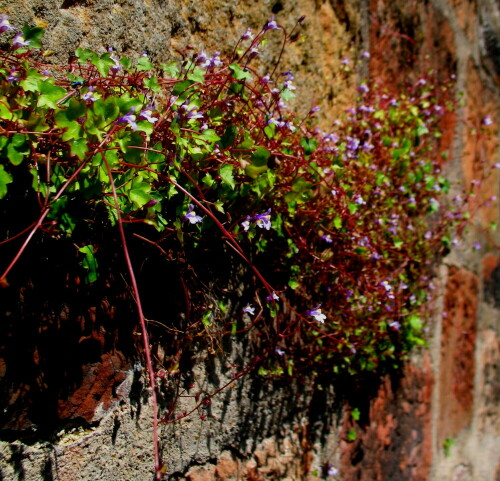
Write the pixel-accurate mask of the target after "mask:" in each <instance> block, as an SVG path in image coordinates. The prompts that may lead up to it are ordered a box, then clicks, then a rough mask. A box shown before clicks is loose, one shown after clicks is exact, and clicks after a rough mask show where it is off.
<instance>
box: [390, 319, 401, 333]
mask: <svg viewBox="0 0 500 481" xmlns="http://www.w3.org/2000/svg"><path fill="white" fill-rule="evenodd" d="M389 327H390V328H391V329H394V330H395V331H399V330H400V329H401V323H400V322H398V321H392V322H391V323H389Z"/></svg>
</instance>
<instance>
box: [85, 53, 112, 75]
mask: <svg viewBox="0 0 500 481" xmlns="http://www.w3.org/2000/svg"><path fill="white" fill-rule="evenodd" d="M90 61H91V62H92V64H93V65H95V66H96V67H97V70H98V72H99V73H100V74H101V76H102V77H107V76H108V75H109V69H110V67H112V66H113V65H115V61H114V60H113V59H112V58H111V54H110V53H103V54H102V55H101V56H100V57H97V56H94V57H91V59H90Z"/></svg>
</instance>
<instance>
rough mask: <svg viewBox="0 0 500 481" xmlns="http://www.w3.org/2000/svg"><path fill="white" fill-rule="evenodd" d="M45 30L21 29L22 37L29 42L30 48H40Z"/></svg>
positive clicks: (34, 28) (39, 28) (37, 28)
mask: <svg viewBox="0 0 500 481" xmlns="http://www.w3.org/2000/svg"><path fill="white" fill-rule="evenodd" d="M44 32H45V30H44V29H43V28H41V27H31V28H30V27H27V26H26V27H23V36H24V39H25V40H28V41H29V42H30V44H29V46H30V48H40V47H41V46H42V44H41V40H42V37H43V34H44Z"/></svg>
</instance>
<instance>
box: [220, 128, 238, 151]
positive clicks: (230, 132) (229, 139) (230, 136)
mask: <svg viewBox="0 0 500 481" xmlns="http://www.w3.org/2000/svg"><path fill="white" fill-rule="evenodd" d="M237 134H238V128H237V127H236V125H232V124H231V125H229V126H228V127H227V128H226V130H225V132H224V135H223V136H222V137H221V139H220V140H221V142H220V145H221V147H222V148H223V149H225V148H227V147H230V146H231V145H233V143H234V141H235V140H236V135H237Z"/></svg>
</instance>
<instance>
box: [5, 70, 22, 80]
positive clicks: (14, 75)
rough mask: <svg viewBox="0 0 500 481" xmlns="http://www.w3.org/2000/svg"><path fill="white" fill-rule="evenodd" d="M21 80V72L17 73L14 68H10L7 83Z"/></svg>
mask: <svg viewBox="0 0 500 481" xmlns="http://www.w3.org/2000/svg"><path fill="white" fill-rule="evenodd" d="M20 79H21V72H19V71H18V70H17V69H16V67H12V68H11V69H10V72H9V76H8V77H7V82H9V83H12V82H18V81H19V80H20Z"/></svg>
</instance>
